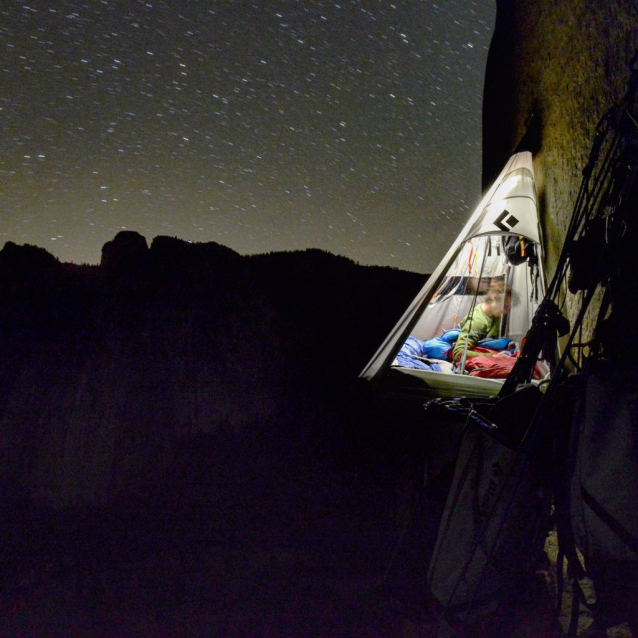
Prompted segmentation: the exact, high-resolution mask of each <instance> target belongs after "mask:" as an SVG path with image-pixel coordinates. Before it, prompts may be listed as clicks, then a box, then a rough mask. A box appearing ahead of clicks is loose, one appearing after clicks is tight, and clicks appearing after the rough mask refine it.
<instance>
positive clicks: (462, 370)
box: [459, 235, 491, 374]
mask: <svg viewBox="0 0 638 638" xmlns="http://www.w3.org/2000/svg"><path fill="white" fill-rule="evenodd" d="M490 241H491V239H490V236H489V235H486V236H485V242H484V247H483V249H484V252H483V261H482V262H481V270H480V272H479V278H478V282H477V284H476V290H475V291H474V299H472V305H471V306H470V312H469V313H468V315H467V316H468V317H469V318H470V325H469V326H468V328H467V334H468V337H469V334H470V331H471V330H472V319H473V315H474V309H475V308H476V300H477V299H478V293H479V289H480V287H481V280H482V279H483V270H484V269H485V261H486V260H487V252H488V251H487V248H488V242H490ZM468 341H469V339H466V340H465V346H464V348H463V355H462V356H461V360H460V362H459V374H465V360H466V359H467V344H468Z"/></svg>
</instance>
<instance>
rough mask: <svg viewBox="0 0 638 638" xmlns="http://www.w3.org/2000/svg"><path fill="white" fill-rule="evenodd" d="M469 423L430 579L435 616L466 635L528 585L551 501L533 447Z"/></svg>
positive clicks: (480, 422)
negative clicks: (518, 445)
mask: <svg viewBox="0 0 638 638" xmlns="http://www.w3.org/2000/svg"><path fill="white" fill-rule="evenodd" d="M471 417H472V418H470V419H469V420H468V425H467V428H466V430H465V433H464V435H463V439H462V441H461V446H460V451H459V456H458V461H457V464H456V469H455V474H454V478H453V482H452V486H451V488H450V491H449V494H448V498H447V502H446V505H445V510H444V513H443V518H442V521H441V525H440V527H439V531H438V536H437V541H436V545H435V548H434V552H433V555H432V560H431V562H430V566H429V570H428V577H427V580H428V586H429V588H430V591H431V593H432V595H433V596H434V597H435V598H436V600H437V601H438V604H439V613H440V617H441V618H442V619H443V620H444V621H446V623H447V624H448V625H451V626H452V627H457V628H458V627H462V628H464V629H465V630H467V628H469V627H471V626H472V625H475V624H476V623H478V622H480V621H482V620H484V619H485V618H486V617H487V616H488V615H489V614H491V613H492V612H494V611H495V610H496V609H497V607H498V606H499V604H500V602H501V601H504V600H505V599H508V598H510V597H511V596H512V594H513V593H515V592H516V591H518V590H519V587H520V586H523V585H525V584H528V582H529V578H531V577H532V576H533V574H534V571H535V566H536V565H537V564H538V561H539V558H540V557H541V556H542V552H543V546H544V542H545V537H546V534H547V528H548V520H549V510H550V501H551V499H550V494H549V492H550V490H549V485H548V483H547V472H546V471H545V469H544V468H543V461H542V455H541V454H540V453H537V451H536V448H537V447H538V446H535V445H534V444H532V445H527V446H526V447H525V448H523V449H518V448H516V447H513V446H510V445H506V444H505V443H504V442H503V441H502V440H499V439H497V438H496V436H495V432H497V429H495V428H494V426H493V424H491V423H490V422H489V421H487V420H486V419H484V418H482V417H480V416H479V415H478V414H477V413H476V412H474V413H473V414H471Z"/></svg>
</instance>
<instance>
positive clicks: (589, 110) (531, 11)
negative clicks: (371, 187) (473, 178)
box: [483, 0, 638, 272]
mask: <svg viewBox="0 0 638 638" xmlns="http://www.w3.org/2000/svg"><path fill="white" fill-rule="evenodd" d="M636 50H638V19H637V14H636V4H635V2H634V1H633V0H611V1H610V2H598V1H597V0H567V1H565V2H555V0H538V1H534V2H532V1H531V0H497V15H496V24H495V32H494V36H493V39H492V43H491V46H490V52H489V56H488V63H487V71H486V78H485V92H484V101H483V181H484V185H485V186H487V185H489V183H490V182H491V181H492V180H493V179H494V177H495V176H496V175H497V174H498V172H499V171H500V170H501V168H502V167H503V165H504V163H505V161H506V160H507V158H508V157H509V155H510V154H511V153H512V152H513V151H514V149H515V148H516V145H517V144H518V143H519V141H520V140H521V139H522V138H523V136H524V134H525V131H526V121H527V120H528V118H529V116H530V114H531V113H532V112H535V113H536V123H535V126H536V129H537V130H536V131H535V133H536V134H535V145H534V146H535V148H534V149H533V150H534V152H535V157H534V168H535V171H536V179H537V189H538V194H539V201H540V202H541V215H542V218H543V225H544V234H545V242H546V249H547V251H546V252H547V262H548V265H549V270H550V272H551V271H552V270H553V268H554V267H555V265H556V261H557V258H558V253H559V251H560V247H561V245H562V241H563V238H564V233H565V230H566V228H567V222H568V219H569V216H570V215H571V212H572V210H573V206H574V202H575V198H576V193H577V192H578V187H579V185H580V182H581V179H582V169H583V168H584V166H585V164H586V163H587V158H588V155H589V150H590V148H591V145H592V143H593V140H594V136H595V133H596V126H597V124H598V122H599V120H600V118H601V117H602V116H603V115H604V114H605V113H606V112H607V110H608V109H609V108H611V107H612V106H613V105H614V104H617V103H619V102H621V101H622V97H623V95H624V93H625V90H626V88H627V82H628V79H629V75H630V73H629V65H630V62H631V60H632V58H633V56H634V53H635V51H636Z"/></svg>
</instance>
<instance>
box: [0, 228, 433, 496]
mask: <svg viewBox="0 0 638 638" xmlns="http://www.w3.org/2000/svg"><path fill="white" fill-rule="evenodd" d="M422 279H423V277H422V276H420V275H415V274H413V273H405V272H401V271H398V270H395V269H391V268H379V267H365V266H359V265H357V264H355V263H354V262H352V261H351V260H349V259H346V258H343V257H335V256H333V255H330V254H329V253H326V252H324V251H319V250H308V251H299V252H290V253H272V254H268V255H258V256H249V257H242V256H240V255H238V254H237V253H235V252H234V251H232V250H230V249H228V248H226V247H224V246H220V245H219V244H216V243H204V244H190V243H188V242H185V241H181V240H178V239H174V238H170V237H157V238H155V239H154V240H153V242H152V243H151V245H150V247H149V246H148V244H147V242H146V240H145V238H144V237H142V236H141V235H139V234H137V233H132V232H130V231H127V232H124V233H119V234H118V235H117V236H116V237H115V238H114V239H113V240H112V241H111V242H108V243H107V244H106V245H105V246H104V250H103V258H102V263H101V265H100V266H99V267H97V266H77V265H73V264H63V263H60V262H59V261H58V260H57V259H55V258H54V257H53V256H51V255H50V254H49V253H47V252H46V251H44V250H43V249H41V248H37V247H31V246H16V245H15V244H11V243H8V244H6V245H5V247H4V248H3V249H2V250H1V251H0V300H1V301H2V306H1V308H0V358H1V360H2V361H3V362H5V363H6V365H5V366H4V367H3V369H2V374H1V375H0V432H1V433H2V440H1V442H0V460H1V461H2V470H1V472H2V474H3V478H4V479H5V480H4V485H5V486H10V487H6V488H5V489H6V490H7V494H8V495H9V496H11V497H12V498H14V497H15V498H18V497H19V498H22V499H27V500H28V501H30V502H34V503H40V504H42V505H46V506H52V507H57V508H60V507H87V506H91V507H93V506H97V505H103V504H105V503H108V502H111V501H112V500H113V499H114V498H116V497H117V496H118V494H123V493H124V492H127V493H130V492H131V491H133V492H135V490H136V489H137V488H136V486H138V487H140V486H143V485H145V484H148V483H149V482H151V483H152V482H153V481H155V480H157V478H158V477H159V476H160V475H163V473H166V472H169V473H170V467H171V463H172V462H173V459H174V456H175V450H176V449H177V447H179V445H180V444H179V441H183V440H184V441H185V440H188V439H189V437H193V436H200V437H201V436H205V437H206V436H208V437H213V438H215V440H217V439H219V437H221V439H223V440H228V441H230V440H232V441H234V442H235V443H237V442H240V443H241V442H242V441H254V440H257V439H264V440H267V441H268V443H264V445H266V446H267V447H269V448H272V445H273V442H274V441H276V440H281V441H285V446H288V447H289V452H288V453H289V454H293V452H292V450H295V449H296V450H299V449H300V448H302V447H304V446H305V445H309V446H310V448H313V446H315V447H316V445H319V446H320V447H321V446H322V445H328V447H330V446H332V445H333V444H334V441H339V440H342V439H343V436H344V431H343V430H344V425H343V423H342V422H341V421H340V419H342V417H341V416H339V415H340V410H341V408H342V406H343V403H344V402H346V403H347V401H348V400H349V393H350V391H351V387H352V384H353V383H354V381H355V379H356V376H357V374H358V372H359V370H360V369H361V368H362V367H363V365H364V364H365V362H366V361H367V359H368V358H369V357H370V356H371V355H372V353H373V352H374V351H375V349H376V347H377V346H378V345H379V341H380V340H381V339H382V338H383V336H385V333H387V331H388V330H389V329H390V328H391V326H392V324H393V322H394V321H395V320H396V319H397V318H398V316H399V315H400V314H401V312H402V311H403V309H404V307H405V306H406V305H407V303H408V302H409V301H410V299H411V298H412V297H413V295H414V294H415V292H416V290H417V289H418V287H419V286H420V285H421V283H422ZM221 439H219V440H221ZM215 445H217V444H215ZM220 445H221V444H220ZM277 445H280V443H277ZM285 446H284V447H285ZM140 489H141V487H140Z"/></svg>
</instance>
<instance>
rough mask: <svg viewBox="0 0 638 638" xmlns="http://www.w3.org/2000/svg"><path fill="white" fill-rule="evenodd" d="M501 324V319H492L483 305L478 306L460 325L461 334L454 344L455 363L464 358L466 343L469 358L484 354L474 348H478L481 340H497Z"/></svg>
mask: <svg viewBox="0 0 638 638" xmlns="http://www.w3.org/2000/svg"><path fill="white" fill-rule="evenodd" d="M470 320H471V321H470ZM500 323H501V319H500V317H490V316H489V315H487V314H485V311H484V310H483V304H480V305H478V306H476V308H474V312H472V315H471V316H470V315H468V316H467V317H465V319H463V321H461V323H460V325H459V328H460V329H461V333H460V334H459V338H458V339H457V340H456V343H455V344H454V352H453V357H454V361H457V359H460V358H461V357H462V356H463V350H464V349H465V342H466V341H467V356H468V357H476V356H478V355H480V354H482V353H481V352H475V351H474V350H473V348H474V346H476V344H477V343H478V342H479V341H480V340H481V339H486V338H488V337H489V338H490V339H495V338H497V337H498V330H499V326H500ZM470 325H471V328H470Z"/></svg>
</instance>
